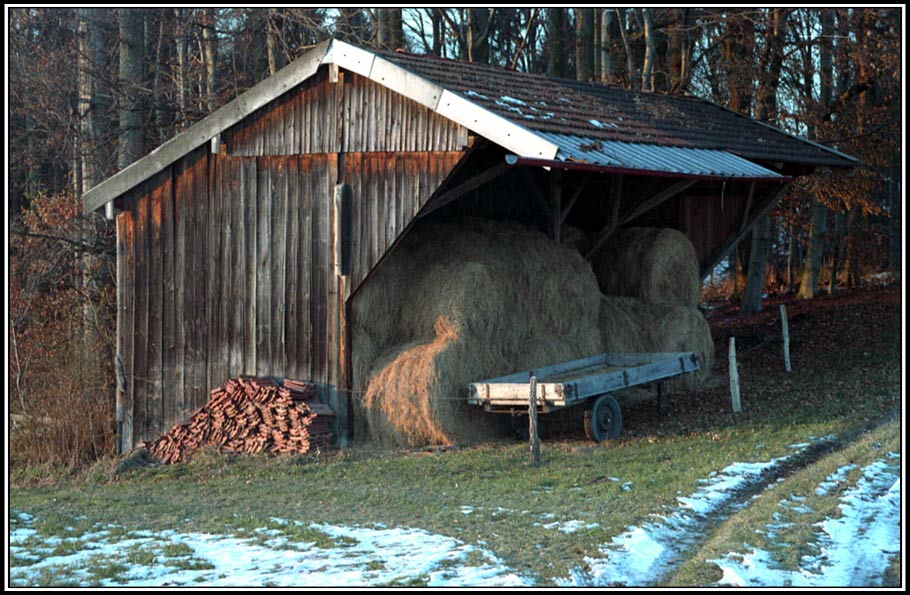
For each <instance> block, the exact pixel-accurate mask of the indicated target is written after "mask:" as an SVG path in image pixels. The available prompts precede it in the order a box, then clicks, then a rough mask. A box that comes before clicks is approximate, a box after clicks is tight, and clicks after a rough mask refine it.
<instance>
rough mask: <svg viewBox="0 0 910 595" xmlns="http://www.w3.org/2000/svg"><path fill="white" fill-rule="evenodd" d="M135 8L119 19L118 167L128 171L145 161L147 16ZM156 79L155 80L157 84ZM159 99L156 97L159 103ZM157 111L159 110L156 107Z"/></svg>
mask: <svg viewBox="0 0 910 595" xmlns="http://www.w3.org/2000/svg"><path fill="white" fill-rule="evenodd" d="M143 13H144V11H142V10H138V9H135V8H121V9H119V11H118V15H119V17H120V71H119V72H120V74H119V77H118V78H119V86H120V89H119V96H120V142H119V144H118V145H117V167H118V168H120V169H123V168H125V167H126V166H127V165H129V164H131V163H133V162H134V161H136V160H137V159H139V158H140V157H142V155H143V152H144V148H145V147H144V145H145V129H144V121H143V120H144V117H143V116H144V112H145V106H144V105H143V103H144V102H143V101H142V98H143V95H144V92H143V89H142V85H143V83H144V82H145V77H146V71H145V55H144V54H145V52H144V50H145V15H144V14H143ZM157 78H158V77H157V76H156V80H157ZM157 99H158V97H157V96H156V100H157ZM156 107H157V106H156Z"/></svg>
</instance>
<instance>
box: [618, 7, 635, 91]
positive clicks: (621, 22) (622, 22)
mask: <svg viewBox="0 0 910 595" xmlns="http://www.w3.org/2000/svg"><path fill="white" fill-rule="evenodd" d="M615 10H616V22H617V25H618V26H619V36H620V38H621V39H622V47H623V50H624V51H625V53H626V78H627V79H628V80H627V83H626V88H627V89H635V88H637V87H638V85H639V80H638V75H639V73H638V69H637V67H636V66H635V58H634V57H633V56H632V49H631V48H630V47H629V38H628V36H627V35H626V16H625V13H624V12H623V9H621V8H617V9H615ZM633 10H634V9H633Z"/></svg>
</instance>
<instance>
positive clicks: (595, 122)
mask: <svg viewBox="0 0 910 595" xmlns="http://www.w3.org/2000/svg"><path fill="white" fill-rule="evenodd" d="M588 122H590V123H591V124H593V125H594V126H596V127H597V128H604V127H605V125H604V124H603V123H602V122H598V121H597V120H588Z"/></svg>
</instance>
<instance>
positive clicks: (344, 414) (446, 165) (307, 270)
mask: <svg viewBox="0 0 910 595" xmlns="http://www.w3.org/2000/svg"><path fill="white" fill-rule="evenodd" d="M502 89H508V90H509V91H508V92H509V95H508V96H505V95H503V94H502ZM854 163H855V160H853V159H852V158H850V157H848V156H845V155H843V154H840V153H838V152H836V151H834V150H832V149H829V148H827V147H823V146H821V145H818V144H815V143H810V142H809V141H805V140H802V139H798V138H796V137H793V136H791V135H788V134H786V133H784V132H781V131H778V130H776V129H774V128H772V127H770V126H767V125H765V124H762V123H758V122H754V121H752V120H750V119H748V118H745V117H743V116H740V115H738V114H734V113H732V112H729V111H727V110H724V109H723V108H720V107H718V106H716V105H713V104H710V103H708V102H705V101H702V100H699V99H695V98H680V97H667V96H661V95H656V94H642V93H633V92H628V91H625V90H622V89H616V88H613V87H606V86H602V85H591V84H587V83H578V82H575V81H563V80H553V79H548V78H547V77H544V76H542V75H533V74H526V73H518V72H513V71H507V70H504V69H499V68H495V67H489V66H482V65H477V64H465V63H461V62H455V61H448V60H440V59H437V58H431V57H425V56H414V55H409V54H401V53H385V52H374V51H368V50H364V49H362V48H358V47H355V46H352V45H350V44H346V43H342V42H339V41H337V40H330V41H327V42H324V43H322V44H319V45H318V46H317V47H316V48H314V49H312V50H311V51H310V52H308V53H307V54H305V55H304V56H302V57H301V58H299V59H298V60H296V61H295V62H293V63H291V64H290V65H288V66H287V67H286V68H284V69H282V70H281V71H279V72H278V73H276V74H275V75H273V76H272V77H270V78H269V79H266V80H265V81H263V82H261V83H260V84H258V85H256V86H255V87H253V88H251V89H250V90H248V91H247V92H245V93H244V94H242V95H240V96H239V97H237V98H236V99H235V100H234V101H232V102H231V103H229V104H227V105H225V106H224V107H222V108H221V109H219V110H218V111H216V112H215V113H213V114H212V115H210V116H209V117H207V118H206V119H204V120H202V121H201V122H199V123H197V124H196V125H194V126H193V127H191V128H190V129H188V130H187V131H185V132H183V133H181V134H180V135H178V136H177V137H175V138H174V139H172V140H170V141H168V142H167V143H165V144H164V145H162V146H161V147H159V148H157V149H156V150H155V151H153V152H152V153H150V154H149V155H148V156H146V157H144V158H143V159H140V160H139V161H137V162H135V163H134V164H132V165H131V166H129V167H127V168H125V169H124V170H123V171H121V172H119V173H118V174H116V175H114V176H112V177H111V178H109V179H107V180H105V181H104V182H102V183H101V184H99V185H98V186H96V187H95V188H93V189H91V190H90V191H89V192H87V193H86V194H85V195H84V196H83V202H84V209H85V211H86V212H91V211H94V210H96V209H101V208H104V207H105V206H106V205H108V204H112V205H113V206H114V207H115V209H116V211H117V214H116V230H117V275H118V285H117V287H118V289H117V304H118V317H117V329H116V332H117V343H116V345H117V353H118V365H117V366H116V370H117V373H118V374H119V375H120V377H121V380H122V382H120V383H118V387H119V388H118V395H117V404H118V412H117V419H118V423H119V431H120V436H121V447H122V449H124V450H128V449H130V448H132V447H133V446H135V445H137V444H139V443H140V442H142V441H145V440H151V439H154V438H156V437H157V436H158V435H160V434H161V432H162V431H163V430H165V429H167V428H168V427H170V425H171V424H174V423H178V422H181V421H184V420H185V419H186V418H187V416H188V415H189V414H190V413H191V412H192V411H193V410H194V409H195V408H197V407H199V406H200V405H202V404H203V403H204V402H205V400H206V399H207V398H208V391H209V390H210V389H211V388H213V387H216V386H220V385H222V384H223V383H224V382H225V381H226V380H227V379H228V378H230V377H235V376H238V375H240V374H249V375H256V376H279V377H290V378H296V379H300V380H308V381H312V382H314V383H316V384H317V385H318V386H319V387H320V393H321V395H320V396H321V397H322V399H323V401H324V402H325V403H327V404H328V405H329V406H330V407H331V408H332V409H333V411H335V413H336V417H335V423H336V431H335V434H336V436H337V437H338V438H339V440H340V441H342V442H344V441H345V440H347V439H349V438H350V436H351V427H352V420H351V418H350V414H351V411H352V404H351V400H350V390H351V388H352V384H351V383H352V367H351V342H352V341H356V340H357V338H356V337H355V336H352V333H351V332H350V311H351V307H352V303H353V301H354V300H356V299H357V295H358V291H359V290H360V289H361V288H362V287H363V286H364V284H365V283H369V282H370V279H371V277H373V276H375V274H376V271H377V270H378V269H379V268H380V267H381V266H382V263H383V261H384V260H385V259H386V258H387V257H388V255H389V253H390V251H391V250H392V249H394V248H395V246H397V245H399V244H400V243H401V242H402V241H403V239H404V238H405V237H407V235H408V233H409V231H410V230H411V229H412V228H413V227H414V226H415V225H416V222H418V221H421V220H423V221H433V220H438V221H444V220H447V219H452V218H455V217H463V216H475V217H477V216H479V217H484V218H486V219H492V220H497V219H499V220H509V221H513V222H519V223H523V224H525V225H526V226H529V227H531V228H533V229H537V230H539V231H540V232H542V233H544V234H546V236H547V237H549V239H550V241H554V242H562V241H563V240H564V238H563V236H564V234H565V232H564V230H568V229H570V228H574V229H578V230H581V233H582V235H583V238H582V244H583V254H582V256H583V257H584V258H586V259H587V260H589V261H590V260H591V259H593V258H595V257H596V255H597V253H598V251H600V250H602V249H603V247H604V246H606V245H608V244H609V242H610V241H611V238H613V237H614V236H615V235H616V234H617V233H618V232H619V231H621V230H623V229H626V228H629V227H665V228H672V229H676V230H678V231H680V232H682V233H683V234H685V235H686V237H687V238H688V239H689V240H690V241H691V243H692V245H693V247H694V250H695V253H696V255H697V259H698V266H699V272H700V274H701V275H702V276H704V275H705V274H707V272H709V271H710V270H711V269H712V268H713V266H714V265H715V264H716V263H717V262H719V261H720V260H721V259H722V258H723V257H724V256H725V255H726V254H727V253H729V251H730V250H731V249H732V248H733V247H735V245H736V244H737V243H738V242H739V241H741V240H742V238H743V237H745V235H746V234H747V233H748V231H749V230H750V229H751V226H752V225H753V224H754V223H755V221H756V220H757V219H758V218H759V217H760V216H761V215H762V214H763V213H765V212H767V211H768V209H770V208H771V207H772V206H773V204H774V201H775V200H776V199H777V197H779V196H780V194H781V192H782V191H783V189H785V188H786V187H787V185H788V184H789V183H791V182H792V180H793V178H795V177H796V176H799V175H805V174H808V173H811V172H812V171H813V170H814V169H815V168H816V167H850V166H852V165H853V164H854Z"/></svg>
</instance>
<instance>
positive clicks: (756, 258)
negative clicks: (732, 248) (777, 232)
mask: <svg viewBox="0 0 910 595" xmlns="http://www.w3.org/2000/svg"><path fill="white" fill-rule="evenodd" d="M770 237H771V217H770V216H769V215H762V216H761V217H760V218H759V220H758V221H757V222H756V224H755V227H753V228H752V247H751V249H750V250H749V270H748V273H747V274H746V288H745V289H744V290H743V301H742V311H743V312H746V313H749V312H760V311H761V309H762V291H763V290H764V282H765V255H766V254H767V250H768V241H769V239H770Z"/></svg>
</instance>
